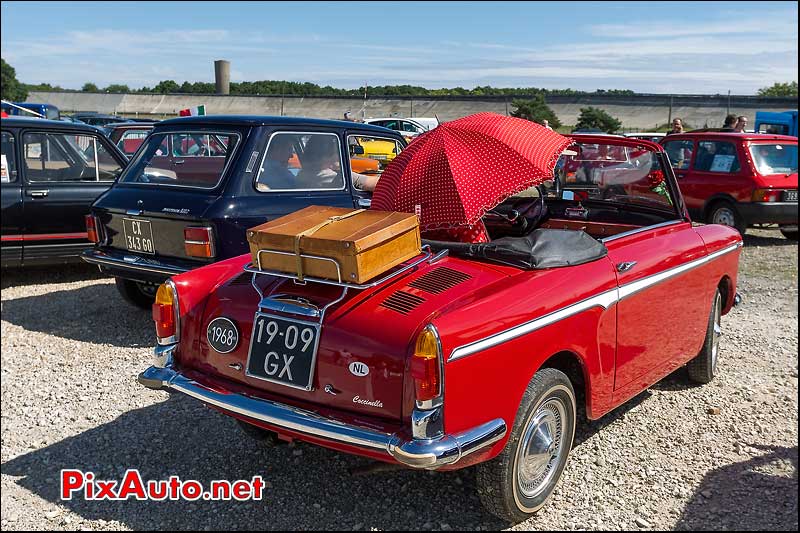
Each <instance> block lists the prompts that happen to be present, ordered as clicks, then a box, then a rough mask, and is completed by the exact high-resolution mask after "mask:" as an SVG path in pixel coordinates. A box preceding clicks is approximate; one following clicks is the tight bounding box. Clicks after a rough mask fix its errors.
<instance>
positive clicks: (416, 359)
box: [411, 326, 442, 402]
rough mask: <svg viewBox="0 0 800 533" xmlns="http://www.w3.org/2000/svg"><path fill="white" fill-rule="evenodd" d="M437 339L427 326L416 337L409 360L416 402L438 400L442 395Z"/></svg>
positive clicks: (439, 352)
mask: <svg viewBox="0 0 800 533" xmlns="http://www.w3.org/2000/svg"><path fill="white" fill-rule="evenodd" d="M441 357H442V354H441V349H440V346H439V338H438V337H437V335H436V332H435V330H434V329H433V327H431V326H428V327H426V328H425V329H423V330H422V332H421V333H420V334H419V336H418V337H417V343H416V345H415V347H414V355H413V357H412V358H411V378H412V379H413V380H414V393H415V397H416V400H417V402H425V401H430V400H434V399H436V398H438V397H439V396H441V394H442V364H441V363H442V361H441Z"/></svg>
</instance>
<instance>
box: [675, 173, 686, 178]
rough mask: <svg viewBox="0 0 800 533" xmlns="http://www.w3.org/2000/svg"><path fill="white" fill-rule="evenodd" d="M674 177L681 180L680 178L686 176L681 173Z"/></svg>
mask: <svg viewBox="0 0 800 533" xmlns="http://www.w3.org/2000/svg"><path fill="white" fill-rule="evenodd" d="M675 177H676V178H678V179H682V178H685V177H686V174H683V173H680V174H675Z"/></svg>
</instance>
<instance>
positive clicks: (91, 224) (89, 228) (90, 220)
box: [86, 215, 100, 244]
mask: <svg viewBox="0 0 800 533" xmlns="http://www.w3.org/2000/svg"><path fill="white" fill-rule="evenodd" d="M99 227H100V221H99V220H97V217H96V216H94V215H86V235H87V238H88V239H89V240H90V241H91V242H93V243H95V244H97V243H99V242H100V232H99V230H98V228H99Z"/></svg>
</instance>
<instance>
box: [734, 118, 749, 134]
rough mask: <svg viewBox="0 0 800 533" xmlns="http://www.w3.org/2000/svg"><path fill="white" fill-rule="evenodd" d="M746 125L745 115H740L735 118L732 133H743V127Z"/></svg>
mask: <svg viewBox="0 0 800 533" xmlns="http://www.w3.org/2000/svg"><path fill="white" fill-rule="evenodd" d="M746 127H747V117H746V116H744V115H740V116H739V117H738V118H737V121H736V126H734V127H733V131H734V133H744V129H745V128H746Z"/></svg>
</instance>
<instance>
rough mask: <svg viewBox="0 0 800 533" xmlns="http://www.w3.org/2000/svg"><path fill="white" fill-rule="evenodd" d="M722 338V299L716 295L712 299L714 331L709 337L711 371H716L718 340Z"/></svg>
mask: <svg viewBox="0 0 800 533" xmlns="http://www.w3.org/2000/svg"><path fill="white" fill-rule="evenodd" d="M721 336H722V297H721V296H720V295H719V294H717V296H716V298H714V331H713V333H712V337H711V369H712V371H713V372H714V373H716V371H717V354H718V353H719V338H720V337H721Z"/></svg>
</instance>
